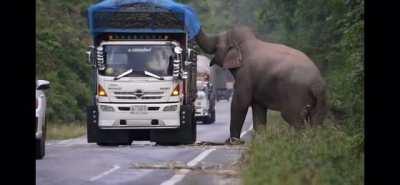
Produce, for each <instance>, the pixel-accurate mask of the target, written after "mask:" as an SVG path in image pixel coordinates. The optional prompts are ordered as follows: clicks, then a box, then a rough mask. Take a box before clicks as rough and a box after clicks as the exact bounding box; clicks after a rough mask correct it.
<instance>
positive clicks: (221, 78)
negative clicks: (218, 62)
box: [215, 67, 234, 101]
mask: <svg viewBox="0 0 400 185" xmlns="http://www.w3.org/2000/svg"><path fill="white" fill-rule="evenodd" d="M215 72H216V76H215V89H216V99H217V101H220V100H227V101H229V99H230V97H231V95H232V93H233V84H234V79H233V76H232V75H231V74H230V72H229V71H227V70H225V69H222V68H220V67H215Z"/></svg>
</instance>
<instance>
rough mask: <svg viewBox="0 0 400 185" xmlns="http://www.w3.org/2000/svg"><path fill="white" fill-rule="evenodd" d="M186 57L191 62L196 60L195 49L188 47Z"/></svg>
mask: <svg viewBox="0 0 400 185" xmlns="http://www.w3.org/2000/svg"><path fill="white" fill-rule="evenodd" d="M187 55H188V59H189V60H190V61H192V62H197V51H196V50H194V49H188V53H187Z"/></svg>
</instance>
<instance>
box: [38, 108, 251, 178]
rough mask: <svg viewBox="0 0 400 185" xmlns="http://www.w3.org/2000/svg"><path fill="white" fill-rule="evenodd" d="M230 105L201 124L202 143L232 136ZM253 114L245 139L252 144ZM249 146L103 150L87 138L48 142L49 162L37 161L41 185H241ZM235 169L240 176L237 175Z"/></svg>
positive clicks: (139, 144) (138, 146)
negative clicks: (208, 122) (240, 168)
mask: <svg viewBox="0 0 400 185" xmlns="http://www.w3.org/2000/svg"><path fill="white" fill-rule="evenodd" d="M229 110H230V103H229V102H227V101H220V102H218V103H217V104H216V122H215V123H213V124H211V125H202V124H198V126H197V141H196V142H200V141H207V142H223V141H224V140H225V139H226V138H228V136H229V120H230V118H229V115H230V113H229ZM251 122H252V118H251V109H250V110H249V112H248V114H247V117H246V121H245V125H244V127H243V129H242V135H243V136H242V138H243V139H244V140H246V141H249V140H250V139H251V135H252V134H251V133H252V127H251V125H252V124H251ZM245 151H246V146H243V145H242V146H225V145H223V146H212V145H206V146H199V145H186V146H185V145H182V146H157V145H155V144H154V143H152V142H148V141H140V142H139V141H134V142H133V143H132V145H130V146H115V147H100V146H97V145H96V144H92V143H90V144H88V143H87V142H86V138H85V137H81V138H75V139H69V140H62V141H49V142H47V144H46V156H45V157H44V159H42V160H36V184H37V185H86V184H87V185H89V184H96V185H105V184H118V185H125V184H126V185H136V184H137V185H158V184H162V185H173V184H176V185H183V184H188V185H196V184H199V185H200V184H207V185H213V184H218V185H220V184H240V179H239V176H238V174H237V171H238V170H237V169H238V167H237V162H238V161H239V160H240V157H241V154H242V153H243V152H245ZM235 169H236V170H235Z"/></svg>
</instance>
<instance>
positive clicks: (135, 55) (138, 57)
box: [100, 45, 174, 76]
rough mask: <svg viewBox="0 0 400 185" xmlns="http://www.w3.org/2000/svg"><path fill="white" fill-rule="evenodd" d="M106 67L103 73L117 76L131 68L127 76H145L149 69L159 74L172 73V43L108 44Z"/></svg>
mask: <svg viewBox="0 0 400 185" xmlns="http://www.w3.org/2000/svg"><path fill="white" fill-rule="evenodd" d="M104 49H105V63H106V69H105V70H103V71H100V74H101V75H106V76H116V75H119V74H121V73H123V72H125V71H127V70H129V69H132V70H133V73H131V74H129V75H127V76H144V73H143V72H144V71H149V72H151V73H154V74H156V75H158V76H171V75H172V61H173V56H174V52H173V50H172V49H173V48H172V47H171V46H170V45H107V46H105V48H104Z"/></svg>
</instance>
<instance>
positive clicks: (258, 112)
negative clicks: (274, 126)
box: [251, 103, 267, 131]
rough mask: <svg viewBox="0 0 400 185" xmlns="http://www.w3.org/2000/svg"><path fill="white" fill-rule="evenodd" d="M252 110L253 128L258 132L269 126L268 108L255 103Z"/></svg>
mask: <svg viewBox="0 0 400 185" xmlns="http://www.w3.org/2000/svg"><path fill="white" fill-rule="evenodd" d="M251 108H252V111H253V128H254V130H255V131H258V130H259V129H260V128H262V127H265V126H266V125H267V108H266V107H264V106H262V105H260V104H257V103H253V104H252V105H251Z"/></svg>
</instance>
